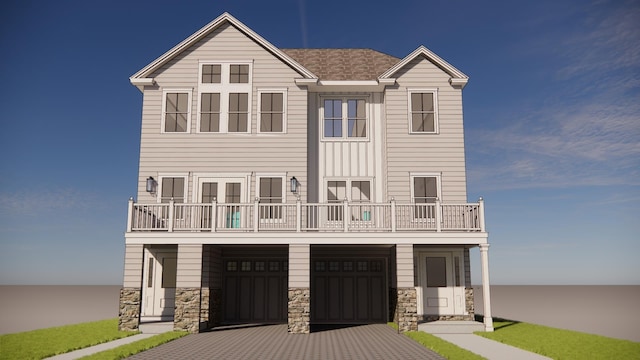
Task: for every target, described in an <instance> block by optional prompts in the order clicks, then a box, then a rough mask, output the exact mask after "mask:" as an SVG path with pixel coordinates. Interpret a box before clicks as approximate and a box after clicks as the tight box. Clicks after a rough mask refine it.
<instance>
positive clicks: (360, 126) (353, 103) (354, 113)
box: [347, 99, 367, 137]
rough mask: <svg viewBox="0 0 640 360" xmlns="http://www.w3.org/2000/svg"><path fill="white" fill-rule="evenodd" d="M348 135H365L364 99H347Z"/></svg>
mask: <svg viewBox="0 0 640 360" xmlns="http://www.w3.org/2000/svg"><path fill="white" fill-rule="evenodd" d="M347 113H348V115H349V116H348V120H349V122H348V125H349V132H348V136H349V137H366V136H367V118H366V115H365V113H366V112H365V101H364V100H362V99H349V100H347Z"/></svg>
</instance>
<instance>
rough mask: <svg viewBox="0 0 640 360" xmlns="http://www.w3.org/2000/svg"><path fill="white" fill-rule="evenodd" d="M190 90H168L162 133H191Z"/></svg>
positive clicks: (164, 100) (165, 98)
mask: <svg viewBox="0 0 640 360" xmlns="http://www.w3.org/2000/svg"><path fill="white" fill-rule="evenodd" d="M190 97H191V93H190V90H189V91H186V90H166V91H165V92H164V99H163V102H164V106H163V108H164V112H163V124H162V132H165V133H170V132H181V133H186V132H189V117H190V115H189V108H190V106H189V103H190Z"/></svg>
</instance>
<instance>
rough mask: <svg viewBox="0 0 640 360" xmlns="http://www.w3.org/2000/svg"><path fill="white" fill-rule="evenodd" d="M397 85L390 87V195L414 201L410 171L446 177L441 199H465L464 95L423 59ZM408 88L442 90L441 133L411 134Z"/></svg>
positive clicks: (387, 103)
mask: <svg viewBox="0 0 640 360" xmlns="http://www.w3.org/2000/svg"><path fill="white" fill-rule="evenodd" d="M396 78H397V83H398V86H397V87H395V88H393V89H387V91H386V94H385V98H386V101H385V108H386V152H387V161H388V162H387V173H388V178H387V181H388V195H389V196H394V197H395V198H396V200H398V201H402V202H405V201H409V200H410V194H411V193H410V187H409V185H410V182H409V173H410V172H429V173H442V184H441V190H442V200H443V201H448V202H458V201H460V202H462V201H466V200H467V199H466V197H467V194H466V179H465V158H464V134H463V121H462V91H461V90H460V89H454V88H453V87H451V85H450V84H449V78H450V76H449V75H448V74H447V73H445V72H444V71H442V70H441V69H440V68H438V67H437V66H435V65H433V64H432V63H431V62H429V61H427V60H426V59H424V58H423V57H419V58H416V59H415V60H413V61H412V62H410V63H409V64H408V65H407V66H406V67H405V68H403V69H401V70H400V71H399V72H398V73H396ZM407 88H437V89H438V104H437V106H438V120H439V121H438V123H439V133H438V134H414V135H410V134H409V114H408V108H409V103H408V99H407Z"/></svg>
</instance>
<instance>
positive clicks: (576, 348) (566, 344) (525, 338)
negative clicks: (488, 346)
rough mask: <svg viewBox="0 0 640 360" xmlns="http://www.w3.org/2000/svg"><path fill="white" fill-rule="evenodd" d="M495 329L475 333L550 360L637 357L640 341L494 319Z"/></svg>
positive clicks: (594, 359) (639, 351) (639, 355)
mask: <svg viewBox="0 0 640 360" xmlns="http://www.w3.org/2000/svg"><path fill="white" fill-rule="evenodd" d="M494 328H495V331H494V332H492V333H487V332H476V334H477V335H480V336H483V337H486V338H488V339H492V340H496V341H500V342H502V343H505V344H509V345H512V346H515V347H519V348H521V349H524V350H528V351H531V352H534V353H538V354H540V355H544V356H547V357H550V358H552V359H556V360H561V359H590V360H596V359H607V360H608V359H625V360H629V359H640V343H637V342H633V341H628V340H619V339H613V338H608V337H604V336H599V335H592V334H586V333H581V332H577V331H570V330H562V329H556V328H551V327H547V326H542V325H534V324H528V323H521V322H516V321H509V320H502V319H495V322H494Z"/></svg>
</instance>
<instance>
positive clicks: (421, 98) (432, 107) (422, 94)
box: [409, 90, 438, 134]
mask: <svg viewBox="0 0 640 360" xmlns="http://www.w3.org/2000/svg"><path fill="white" fill-rule="evenodd" d="M437 103H438V101H437V91H436V90H409V118H410V119H409V121H410V124H409V126H410V132H411V133H416V134H419V133H423V134H435V133H437V132H438V111H437Z"/></svg>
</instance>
